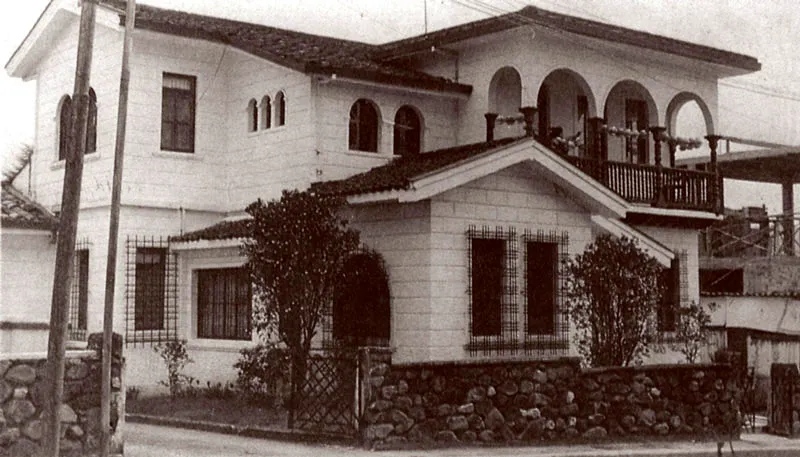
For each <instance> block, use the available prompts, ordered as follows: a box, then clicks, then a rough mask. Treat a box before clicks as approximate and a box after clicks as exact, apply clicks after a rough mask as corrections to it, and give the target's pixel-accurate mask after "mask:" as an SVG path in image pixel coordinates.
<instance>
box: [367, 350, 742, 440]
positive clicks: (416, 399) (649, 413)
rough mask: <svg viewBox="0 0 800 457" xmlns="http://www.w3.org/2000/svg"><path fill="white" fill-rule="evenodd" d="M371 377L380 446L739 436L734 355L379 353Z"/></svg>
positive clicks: (372, 417)
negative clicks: (406, 358) (448, 356)
mask: <svg viewBox="0 0 800 457" xmlns="http://www.w3.org/2000/svg"><path fill="white" fill-rule="evenodd" d="M364 381H365V382H367V383H368V385H369V387H370V389H369V394H368V397H367V398H368V402H367V405H366V409H365V411H364V414H363V418H362V419H363V421H362V423H363V424H364V426H363V437H364V438H365V440H366V441H367V442H368V443H370V444H371V445H372V446H373V447H375V448H397V447H403V446H404V445H406V444H411V445H412V446H414V447H415V446H417V445H419V444H422V445H434V446H439V445H463V444H476V445H477V444H522V443H535V442H559V441H561V442H564V441H567V442H569V441H596V440H625V439H629V440H630V439H642V438H645V439H650V438H651V437H665V438H669V437H670V436H684V437H691V438H700V439H716V438H717V437H720V436H725V437H726V438H725V439H728V438H729V437H730V436H731V433H733V436H735V437H738V419H737V408H736V405H737V404H738V401H737V399H738V398H739V387H738V383H737V381H736V380H735V378H734V376H733V371H732V369H731V367H730V366H728V365H660V366H643V367H631V368H606V369H589V370H583V369H581V368H580V366H579V363H578V360H576V359H561V360H555V361H546V362H504V363H497V362H489V363H476V364H414V365H396V366H392V365H391V364H389V363H381V362H379V363H375V364H373V366H372V367H371V368H370V370H369V371H368V375H367V376H366V379H364ZM412 443H413V444H412Z"/></svg>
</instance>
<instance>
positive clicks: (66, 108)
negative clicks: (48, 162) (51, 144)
mask: <svg viewBox="0 0 800 457" xmlns="http://www.w3.org/2000/svg"><path fill="white" fill-rule="evenodd" d="M71 128H72V98H70V96H69V95H65V96H63V97H62V98H61V106H60V108H59V110H58V160H64V159H66V158H67V150H68V148H69V132H70V130H71Z"/></svg>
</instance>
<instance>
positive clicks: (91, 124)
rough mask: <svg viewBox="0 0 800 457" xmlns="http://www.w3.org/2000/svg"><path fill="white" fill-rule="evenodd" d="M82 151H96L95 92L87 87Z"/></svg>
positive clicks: (87, 152) (86, 152)
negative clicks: (84, 136) (87, 104)
mask: <svg viewBox="0 0 800 457" xmlns="http://www.w3.org/2000/svg"><path fill="white" fill-rule="evenodd" d="M84 147H85V149H84V153H85V154H89V153H91V152H96V151H97V94H95V93H94V89H92V88H89V118H88V120H87V124H86V143H85V144H84Z"/></svg>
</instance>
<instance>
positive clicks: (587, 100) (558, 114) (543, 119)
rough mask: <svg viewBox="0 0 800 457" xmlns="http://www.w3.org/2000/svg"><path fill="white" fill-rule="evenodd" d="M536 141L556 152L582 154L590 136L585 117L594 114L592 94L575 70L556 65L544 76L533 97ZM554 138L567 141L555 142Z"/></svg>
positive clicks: (584, 153)
mask: <svg viewBox="0 0 800 457" xmlns="http://www.w3.org/2000/svg"><path fill="white" fill-rule="evenodd" d="M536 108H537V111H536V115H537V121H536V125H537V133H538V135H537V136H538V138H539V141H540V142H542V143H543V144H545V145H548V146H550V147H553V148H557V149H558V150H559V152H562V153H568V154H571V155H577V156H586V155H588V152H587V150H586V147H585V144H586V139H587V138H591V137H592V135H591V132H589V129H590V123H589V118H591V117H592V116H594V115H595V112H596V107H595V101H594V95H593V94H592V91H591V89H590V88H589V84H587V83H586V81H585V80H584V79H583V77H582V76H581V75H579V74H578V73H576V72H574V71H572V70H569V69H566V68H559V69H558V70H554V71H552V72H550V74H548V75H547V77H545V78H544V80H543V81H542V84H541V86H539V92H538V94H537V97H536ZM556 138H561V139H564V140H567V141H566V142H556V141H554V140H555V139H556Z"/></svg>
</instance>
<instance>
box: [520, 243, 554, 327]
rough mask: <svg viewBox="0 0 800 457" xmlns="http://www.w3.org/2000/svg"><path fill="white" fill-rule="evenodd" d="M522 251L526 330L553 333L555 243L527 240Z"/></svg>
mask: <svg viewBox="0 0 800 457" xmlns="http://www.w3.org/2000/svg"><path fill="white" fill-rule="evenodd" d="M525 252H526V256H527V258H526V268H527V272H528V275H527V276H528V277H527V284H526V288H527V300H528V309H527V314H528V319H527V321H528V322H527V324H528V325H527V329H528V333H542V334H553V333H555V329H556V289H557V284H556V281H557V279H558V276H557V273H558V244H556V243H543V242H538V241H529V242H527V243H526V245H525Z"/></svg>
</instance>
